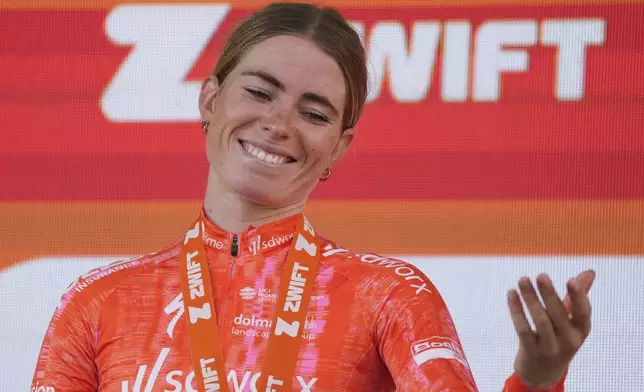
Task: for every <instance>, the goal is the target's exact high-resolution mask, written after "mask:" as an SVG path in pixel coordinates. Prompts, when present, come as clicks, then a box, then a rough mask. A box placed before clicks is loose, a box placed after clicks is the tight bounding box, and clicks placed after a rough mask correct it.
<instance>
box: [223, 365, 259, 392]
mask: <svg viewBox="0 0 644 392" xmlns="http://www.w3.org/2000/svg"><path fill="white" fill-rule="evenodd" d="M251 374H252V373H251V372H249V371H247V372H245V373H244V376H243V377H242V381H241V384H239V382H238V381H237V373H235V371H234V370H231V371H230V372H228V378H227V380H228V383H232V384H233V389H234V391H235V392H242V391H243V390H244V387H245V386H246V383H247V382H248V380H249V379H250V376H251ZM258 374H259V373H258ZM254 388H255V389H257V385H255V387H254Z"/></svg>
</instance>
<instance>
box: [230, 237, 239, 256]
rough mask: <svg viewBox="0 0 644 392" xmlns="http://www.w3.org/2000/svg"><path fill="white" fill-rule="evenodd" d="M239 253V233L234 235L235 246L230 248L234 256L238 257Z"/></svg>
mask: <svg viewBox="0 0 644 392" xmlns="http://www.w3.org/2000/svg"><path fill="white" fill-rule="evenodd" d="M237 253H239V239H238V237H237V234H235V235H233V246H232V247H231V249H230V254H231V255H232V256H233V257H237Z"/></svg>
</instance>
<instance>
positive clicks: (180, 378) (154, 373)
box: [32, 347, 318, 392]
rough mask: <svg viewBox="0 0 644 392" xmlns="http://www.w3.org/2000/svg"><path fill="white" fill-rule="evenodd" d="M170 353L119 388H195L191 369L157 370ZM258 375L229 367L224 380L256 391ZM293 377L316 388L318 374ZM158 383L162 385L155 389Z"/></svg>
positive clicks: (143, 391)
mask: <svg viewBox="0 0 644 392" xmlns="http://www.w3.org/2000/svg"><path fill="white" fill-rule="evenodd" d="M169 354H170V349H169V348H167V347H166V348H163V349H161V352H160V353H159V356H158V357H157V359H156V361H155V362H154V365H152V368H151V369H150V370H149V373H148V365H141V366H139V370H138V372H137V373H136V377H135V379H134V381H133V382H132V383H131V381H132V380H126V381H122V382H121V391H122V392H150V391H153V390H162V391H164V392H184V391H185V392H196V391H197V389H196V386H197V380H196V378H195V372H194V371H190V372H185V371H183V370H170V371H168V372H167V373H165V377H164V375H160V374H159V371H160V370H161V368H162V367H163V365H164V363H165V361H166V359H167V358H168V355H169ZM211 359H212V358H210V359H202V360H201V365H202V366H204V364H205V365H206V366H207V365H208V364H209V363H210V362H208V361H209V360H211ZM206 374H208V373H207V372H205V371H204V375H206ZM240 376H241V377H240ZM260 376H261V373H260V372H256V373H254V372H252V371H246V372H243V373H240V374H238V373H237V371H236V370H230V371H229V372H228V377H227V378H226V381H227V382H228V385H229V386H230V387H231V390H232V391H234V392H242V391H248V390H249V389H250V390H251V391H252V392H258V390H257V381H258V380H259V377H260ZM159 378H161V379H162V381H159ZM211 378H212V377H211ZM164 381H165V382H164ZM211 381H212V380H211ZM295 381H296V382H295V383H294V384H293V386H294V387H295V386H296V385H298V386H299V387H300V391H301V392H314V391H315V388H314V386H315V383H316V382H317V381H318V378H317V377H304V376H301V375H296V376H295ZM210 384H211V383H208V385H206V388H205V390H206V391H216V390H218V389H217V388H216V387H213V386H212V385H210ZM159 387H161V388H162V389H157V388H159ZM32 392H50V391H49V390H44V389H43V390H40V389H38V390H34V389H33V388H32ZM51 392H55V391H53V389H52V390H51Z"/></svg>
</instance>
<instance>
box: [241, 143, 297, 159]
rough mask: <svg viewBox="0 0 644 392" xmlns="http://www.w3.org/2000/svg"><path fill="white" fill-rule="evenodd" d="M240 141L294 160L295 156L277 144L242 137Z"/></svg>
mask: <svg viewBox="0 0 644 392" xmlns="http://www.w3.org/2000/svg"><path fill="white" fill-rule="evenodd" d="M240 141H241V142H242V143H248V144H252V145H253V146H255V147H257V148H261V149H262V150H264V151H266V152H267V153H269V154H273V155H280V156H283V157H287V158H291V159H293V160H295V157H294V156H293V155H291V154H290V153H289V152H288V151H287V150H285V149H283V148H281V147H278V146H275V145H272V144H268V143H265V142H256V141H251V140H244V139H240Z"/></svg>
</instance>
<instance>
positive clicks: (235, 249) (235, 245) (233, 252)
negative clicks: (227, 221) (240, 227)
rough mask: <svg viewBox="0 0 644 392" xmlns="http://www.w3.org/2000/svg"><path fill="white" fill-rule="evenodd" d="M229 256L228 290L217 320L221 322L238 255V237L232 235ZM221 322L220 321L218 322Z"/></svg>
mask: <svg viewBox="0 0 644 392" xmlns="http://www.w3.org/2000/svg"><path fill="white" fill-rule="evenodd" d="M230 255H231V256H232V257H231V258H232V262H231V263H230V276H229V278H228V279H229V282H228V289H227V290H226V295H225V296H224V301H223V304H222V305H221V317H220V318H219V320H223V318H224V311H225V310H226V302H228V294H230V287H231V286H232V285H233V270H234V269H235V260H236V258H237V255H239V236H238V235H237V234H233V244H232V245H231V247H230ZM220 322H221V321H220Z"/></svg>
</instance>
